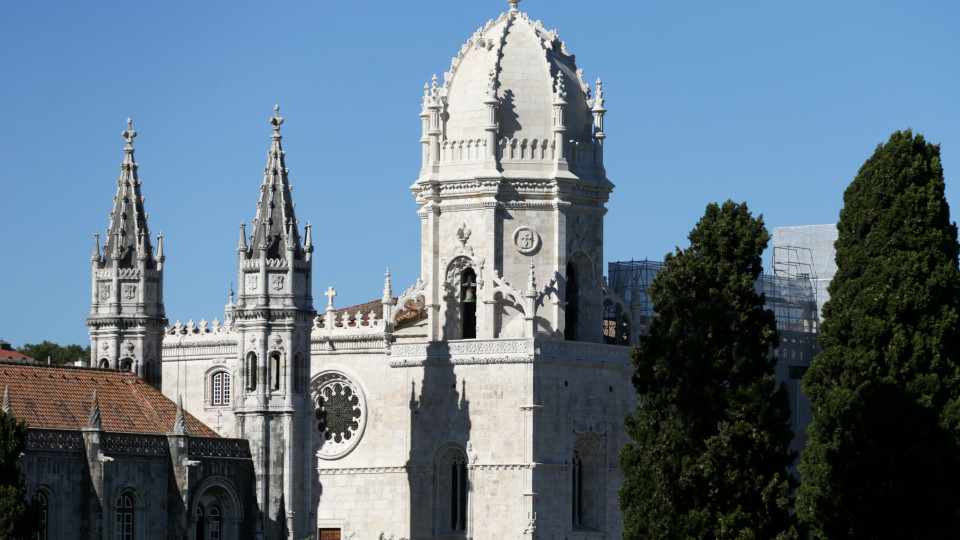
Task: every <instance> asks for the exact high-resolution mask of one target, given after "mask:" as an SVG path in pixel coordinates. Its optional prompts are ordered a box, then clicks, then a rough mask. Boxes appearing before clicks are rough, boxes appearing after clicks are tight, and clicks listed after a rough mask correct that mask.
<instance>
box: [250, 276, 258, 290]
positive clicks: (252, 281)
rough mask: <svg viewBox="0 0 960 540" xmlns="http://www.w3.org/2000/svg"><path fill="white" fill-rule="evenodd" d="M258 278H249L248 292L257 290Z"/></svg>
mask: <svg viewBox="0 0 960 540" xmlns="http://www.w3.org/2000/svg"><path fill="white" fill-rule="evenodd" d="M257 277H258V276H256V275H249V276H247V290H248V291H255V290H257Z"/></svg>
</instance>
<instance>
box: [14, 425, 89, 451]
mask: <svg viewBox="0 0 960 540" xmlns="http://www.w3.org/2000/svg"><path fill="white" fill-rule="evenodd" d="M27 450H68V451H82V450H83V434H82V433H81V432H79V431H74V430H67V429H42V428H30V429H29V430H27Z"/></svg>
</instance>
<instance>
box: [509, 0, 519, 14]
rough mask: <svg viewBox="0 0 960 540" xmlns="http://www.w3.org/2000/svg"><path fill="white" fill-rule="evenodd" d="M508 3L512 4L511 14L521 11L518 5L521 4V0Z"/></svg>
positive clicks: (510, 0) (511, 0)
mask: <svg viewBox="0 0 960 540" xmlns="http://www.w3.org/2000/svg"><path fill="white" fill-rule="evenodd" d="M507 3H509V4H510V11H511V12H517V11H520V9H519V8H518V7H517V4H519V3H520V0H507Z"/></svg>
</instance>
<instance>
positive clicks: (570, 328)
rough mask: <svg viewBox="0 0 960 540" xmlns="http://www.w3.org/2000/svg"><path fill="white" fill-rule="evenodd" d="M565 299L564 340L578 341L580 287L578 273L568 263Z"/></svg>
mask: <svg viewBox="0 0 960 540" xmlns="http://www.w3.org/2000/svg"><path fill="white" fill-rule="evenodd" d="M565 289H566V290H565V293H566V294H565V295H564V297H565V298H566V299H567V305H566V307H565V308H564V310H563V323H564V324H563V339H565V340H567V341H575V340H576V339H577V323H578V322H579V321H578V319H579V317H580V285H579V280H578V279H577V271H576V269H575V268H574V267H573V263H572V262H569V263H567V285H566V288H565Z"/></svg>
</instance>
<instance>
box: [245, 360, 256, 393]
mask: <svg viewBox="0 0 960 540" xmlns="http://www.w3.org/2000/svg"><path fill="white" fill-rule="evenodd" d="M256 389H257V353H255V352H250V353H249V354H247V390H250V391H253V390H256Z"/></svg>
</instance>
